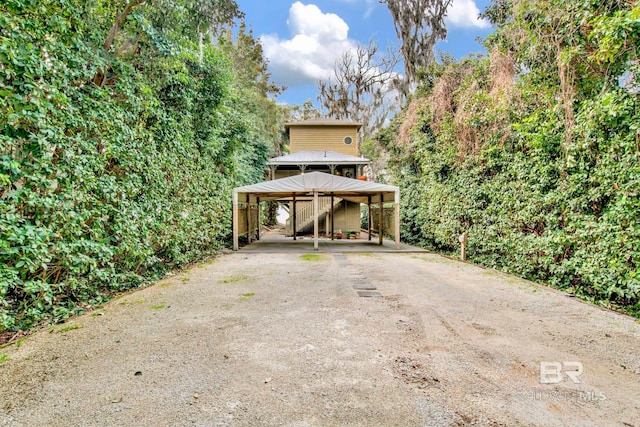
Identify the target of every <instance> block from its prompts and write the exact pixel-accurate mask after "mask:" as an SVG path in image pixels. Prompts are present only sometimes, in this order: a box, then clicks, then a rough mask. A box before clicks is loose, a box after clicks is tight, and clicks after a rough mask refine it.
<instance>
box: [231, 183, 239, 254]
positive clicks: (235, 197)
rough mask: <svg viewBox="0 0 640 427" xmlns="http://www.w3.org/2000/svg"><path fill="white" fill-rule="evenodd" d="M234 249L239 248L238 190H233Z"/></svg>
mask: <svg viewBox="0 0 640 427" xmlns="http://www.w3.org/2000/svg"><path fill="white" fill-rule="evenodd" d="M232 222H233V250H234V251H237V250H238V192H237V191H236V190H233V221H232Z"/></svg>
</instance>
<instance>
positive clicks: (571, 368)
mask: <svg viewBox="0 0 640 427" xmlns="http://www.w3.org/2000/svg"><path fill="white" fill-rule="evenodd" d="M583 372H584V366H582V363H580V362H547V361H543V362H540V384H558V383H561V382H562V381H563V380H564V377H565V376H566V377H569V379H570V380H571V381H573V383H574V384H580V378H579V377H580V375H582V373H583Z"/></svg>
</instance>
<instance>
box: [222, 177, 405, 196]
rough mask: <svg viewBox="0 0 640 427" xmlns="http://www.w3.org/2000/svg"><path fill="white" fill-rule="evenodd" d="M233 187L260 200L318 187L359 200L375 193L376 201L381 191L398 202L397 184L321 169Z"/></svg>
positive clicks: (306, 192) (307, 193) (302, 193)
mask: <svg viewBox="0 0 640 427" xmlns="http://www.w3.org/2000/svg"><path fill="white" fill-rule="evenodd" d="M233 191H234V193H235V194H236V195H237V196H240V195H244V197H243V199H244V200H246V195H249V194H250V195H251V196H254V197H260V199H261V200H276V199H283V198H287V197H292V196H294V195H295V196H312V195H313V193H314V192H316V191H317V192H318V193H321V194H324V195H330V194H333V195H334V196H337V197H341V198H343V199H347V200H352V201H356V202H360V203H364V202H366V201H367V199H368V196H376V197H373V199H374V201H375V202H379V197H378V196H380V195H382V202H392V203H399V202H400V191H399V188H398V187H396V186H394V185H386V184H379V183H376V182H370V181H360V180H358V179H352V178H345V177H342V176H336V175H331V174H328V173H323V172H310V173H305V174H301V175H295V176H290V177H287V178H280V179H274V180H273V181H265V182H260V183H258V184H253V185H246V186H244V187H237V188H235V189H234V190H233ZM238 200H239V198H238Z"/></svg>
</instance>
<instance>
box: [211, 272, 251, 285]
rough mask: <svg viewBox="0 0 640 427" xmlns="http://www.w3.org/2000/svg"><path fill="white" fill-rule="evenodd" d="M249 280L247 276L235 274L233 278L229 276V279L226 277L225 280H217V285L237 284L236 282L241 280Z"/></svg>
mask: <svg viewBox="0 0 640 427" xmlns="http://www.w3.org/2000/svg"><path fill="white" fill-rule="evenodd" d="M248 278H249V276H246V275H244V274H237V275H235V276H231V277H227V278H225V279H220V280H218V283H225V284H228V283H238V282H242V281H243V280H247V279H248Z"/></svg>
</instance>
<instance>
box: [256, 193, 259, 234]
mask: <svg viewBox="0 0 640 427" xmlns="http://www.w3.org/2000/svg"><path fill="white" fill-rule="evenodd" d="M256 205H257V206H258V218H256V226H257V227H258V232H257V233H256V240H260V197H256Z"/></svg>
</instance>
